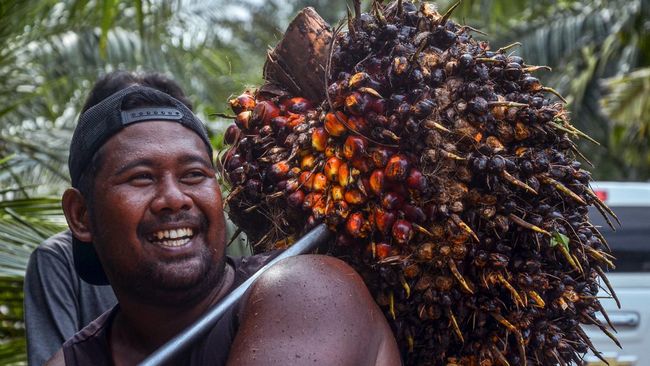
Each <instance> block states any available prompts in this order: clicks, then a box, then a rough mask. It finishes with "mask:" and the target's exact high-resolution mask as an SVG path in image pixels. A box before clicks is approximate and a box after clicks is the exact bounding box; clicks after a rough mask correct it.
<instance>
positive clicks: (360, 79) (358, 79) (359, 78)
mask: <svg viewBox="0 0 650 366" xmlns="http://www.w3.org/2000/svg"><path fill="white" fill-rule="evenodd" d="M368 80H370V75H368V74H367V73H365V72H358V73H356V74H354V75H352V77H350V81H349V82H348V88H350V89H356V88H358V87H360V86H363V85H364V84H365V83H366V81H368Z"/></svg>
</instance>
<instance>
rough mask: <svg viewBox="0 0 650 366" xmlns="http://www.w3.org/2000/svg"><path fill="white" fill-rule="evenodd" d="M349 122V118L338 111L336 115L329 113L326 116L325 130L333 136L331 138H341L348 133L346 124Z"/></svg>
mask: <svg viewBox="0 0 650 366" xmlns="http://www.w3.org/2000/svg"><path fill="white" fill-rule="evenodd" d="M347 120H348V117H347V116H346V115H345V114H344V113H343V112H340V111H337V112H336V113H332V112H330V113H327V114H326V115H325V123H324V126H325V130H327V132H328V133H329V134H330V135H331V136H335V137H338V136H341V135H343V134H344V133H345V132H346V131H347V127H345V124H344V123H346V122H347Z"/></svg>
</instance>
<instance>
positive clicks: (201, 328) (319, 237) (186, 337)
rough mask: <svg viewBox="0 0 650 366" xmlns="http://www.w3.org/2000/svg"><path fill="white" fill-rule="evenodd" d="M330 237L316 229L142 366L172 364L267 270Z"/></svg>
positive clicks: (322, 225)
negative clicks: (172, 361) (173, 359)
mask: <svg viewBox="0 0 650 366" xmlns="http://www.w3.org/2000/svg"><path fill="white" fill-rule="evenodd" d="M329 235H330V231H329V229H327V226H325V224H320V225H318V226H316V227H315V228H313V229H312V230H311V231H310V232H308V233H307V234H305V235H304V236H303V237H302V238H300V240H298V241H297V242H295V243H294V244H293V245H292V246H291V247H289V248H288V249H286V250H285V251H284V252H282V253H281V254H280V255H278V256H277V257H275V258H274V259H273V260H271V261H270V262H269V263H267V264H266V265H265V266H264V267H262V268H261V269H260V270H259V271H257V272H255V274H253V275H252V276H251V277H250V278H249V279H248V280H246V282H244V283H242V284H241V285H240V286H239V287H237V288H236V289H234V290H233V291H232V292H231V293H229V294H228V295H226V296H225V297H224V298H223V299H221V301H220V302H219V303H218V304H217V305H216V306H215V307H213V308H212V309H210V310H209V311H208V312H207V313H205V315H203V317H202V318H200V319H199V320H197V321H196V322H195V323H194V324H192V325H190V326H189V327H188V328H187V329H185V330H184V331H182V332H181V333H179V334H178V335H177V336H175V337H174V338H172V339H171V340H170V341H168V342H167V343H165V344H164V345H162V346H161V347H160V348H159V349H157V350H156V351H155V352H154V353H152V354H151V355H149V357H147V358H146V359H145V360H144V361H142V362H141V363H140V364H139V366H157V365H162V364H164V363H165V362H168V361H170V360H171V359H172V358H173V357H174V356H175V355H177V354H179V353H180V352H182V351H183V350H185V349H186V348H187V347H189V346H191V345H192V344H193V343H194V342H196V341H198V340H199V339H202V338H203V336H204V335H205V334H206V333H208V332H209V331H210V330H211V329H212V327H213V326H214V324H215V323H216V322H217V321H218V320H219V319H220V318H221V317H222V316H223V314H224V313H225V312H226V311H227V310H228V309H229V308H230V307H231V306H233V305H234V304H235V303H236V302H237V301H239V300H240V299H241V298H242V296H243V295H244V293H246V290H248V288H249V287H250V286H251V285H252V284H253V282H255V280H256V279H257V278H258V277H259V276H260V275H261V274H262V273H263V272H264V271H266V270H267V269H269V267H271V266H273V265H274V264H275V263H277V262H278V261H281V260H283V259H285V258H289V257H293V256H296V255H299V254H305V253H308V252H310V251H312V250H314V249H315V248H316V247H317V246H318V245H319V244H320V243H322V242H324V241H325V240H327V238H328V237H329Z"/></svg>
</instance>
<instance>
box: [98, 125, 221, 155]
mask: <svg viewBox="0 0 650 366" xmlns="http://www.w3.org/2000/svg"><path fill="white" fill-rule="evenodd" d="M100 151H101V154H102V160H103V161H104V162H107V163H109V164H111V163H117V164H118V165H119V164H120V162H124V161H129V160H134V159H140V158H153V157H155V158H157V159H171V158H178V157H181V156H186V155H188V154H190V155H197V156H200V157H202V158H204V159H206V161H208V162H210V161H211V159H210V156H208V150H207V148H206V146H205V143H204V142H203V140H202V139H201V138H200V137H199V135H198V134H196V132H194V131H192V130H191V129H189V128H187V127H185V126H183V125H181V124H180V123H177V122H169V121H147V122H140V123H135V124H132V125H129V126H127V127H125V128H124V129H122V130H121V131H120V132H118V133H116V134H115V135H113V136H111V138H109V139H108V141H106V143H105V144H104V145H103V146H102V148H101V149H100Z"/></svg>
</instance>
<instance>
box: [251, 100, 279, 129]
mask: <svg viewBox="0 0 650 366" xmlns="http://www.w3.org/2000/svg"><path fill="white" fill-rule="evenodd" d="M279 115H280V108H278V106H277V105H275V103H273V102H271V101H269V100H264V101H261V102H259V103H257V105H256V106H255V108H254V109H253V115H252V116H251V119H252V120H255V121H259V122H261V124H262V125H268V124H270V123H271V120H272V119H273V118H275V117H277V116H279ZM259 122H258V123H259Z"/></svg>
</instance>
